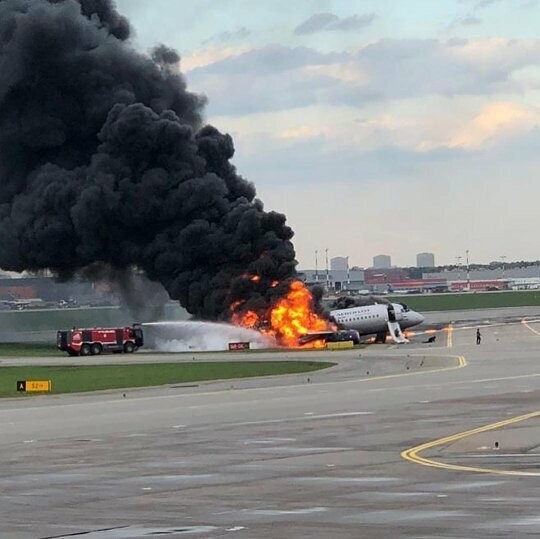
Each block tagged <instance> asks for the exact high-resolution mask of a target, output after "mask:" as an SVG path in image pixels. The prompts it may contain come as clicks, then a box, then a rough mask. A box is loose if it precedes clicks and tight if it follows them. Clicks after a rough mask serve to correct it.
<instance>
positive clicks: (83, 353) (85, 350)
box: [81, 343, 92, 356]
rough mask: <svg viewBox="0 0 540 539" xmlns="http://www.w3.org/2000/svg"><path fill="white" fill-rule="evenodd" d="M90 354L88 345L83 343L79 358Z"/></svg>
mask: <svg viewBox="0 0 540 539" xmlns="http://www.w3.org/2000/svg"><path fill="white" fill-rule="evenodd" d="M91 353H92V351H91V350H90V345H89V344H86V343H85V344H83V345H82V346H81V356H89V355H90V354H91Z"/></svg>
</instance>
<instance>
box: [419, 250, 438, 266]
mask: <svg viewBox="0 0 540 539" xmlns="http://www.w3.org/2000/svg"><path fill="white" fill-rule="evenodd" d="M416 267H417V268H434V267H435V255H434V254H433V253H418V254H417V255H416Z"/></svg>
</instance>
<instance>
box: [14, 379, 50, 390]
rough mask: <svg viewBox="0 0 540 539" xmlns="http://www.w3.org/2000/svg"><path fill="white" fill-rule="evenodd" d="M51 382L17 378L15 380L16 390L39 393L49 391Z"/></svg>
mask: <svg viewBox="0 0 540 539" xmlns="http://www.w3.org/2000/svg"><path fill="white" fill-rule="evenodd" d="M51 389H52V382H51V381H50V380H19V381H18V382H17V391H23V392H26V393H39V392H46V391H51Z"/></svg>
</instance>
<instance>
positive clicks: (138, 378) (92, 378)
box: [0, 361, 334, 397]
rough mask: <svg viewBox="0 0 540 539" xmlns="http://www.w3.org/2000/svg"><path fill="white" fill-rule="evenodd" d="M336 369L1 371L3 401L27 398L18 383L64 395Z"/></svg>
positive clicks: (246, 366) (274, 365)
mask: <svg viewBox="0 0 540 539" xmlns="http://www.w3.org/2000/svg"><path fill="white" fill-rule="evenodd" d="M332 365H334V363H324V362H315V361H231V362H226V363H225V362H204V363H152V364H137V365H93V366H92V365H85V366H50V367H34V366H28V367H0V397H16V396H21V395H25V393H18V392H17V391H16V383H17V381H18V380H51V381H52V392H51V393H53V394H60V393H77V392H85V391H99V390H104V389H121V388H134V387H149V386H159V385H165V384H181V383H189V382H200V381H203V380H221V379H228V378H246V377H252V376H269V375H277V374H292V373H302V372H310V371H316V370H319V369H325V368H327V367H331V366H332Z"/></svg>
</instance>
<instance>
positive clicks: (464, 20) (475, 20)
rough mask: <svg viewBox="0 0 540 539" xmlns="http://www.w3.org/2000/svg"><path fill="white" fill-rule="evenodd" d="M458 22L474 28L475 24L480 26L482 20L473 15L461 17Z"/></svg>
mask: <svg viewBox="0 0 540 539" xmlns="http://www.w3.org/2000/svg"><path fill="white" fill-rule="evenodd" d="M459 22H460V23H461V24H462V25H463V26H474V25H475V24H480V23H481V22H482V19H479V18H478V17H475V16H474V15H469V16H468V17H463V18H462V19H461V20H460V21H459Z"/></svg>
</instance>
